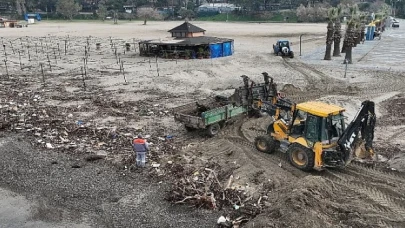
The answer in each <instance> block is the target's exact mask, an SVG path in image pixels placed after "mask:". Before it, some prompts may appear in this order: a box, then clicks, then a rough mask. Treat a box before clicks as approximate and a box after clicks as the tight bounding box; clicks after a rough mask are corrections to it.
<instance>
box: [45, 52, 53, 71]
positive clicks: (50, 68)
mask: <svg viewBox="0 0 405 228" xmlns="http://www.w3.org/2000/svg"><path fill="white" fill-rule="evenodd" d="M46 58H47V59H48V64H49V70H50V71H51V72H52V66H51V60H49V55H48V53H47V54H46Z"/></svg>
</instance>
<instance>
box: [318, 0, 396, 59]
mask: <svg viewBox="0 0 405 228" xmlns="http://www.w3.org/2000/svg"><path fill="white" fill-rule="evenodd" d="M344 8H345V7H344V6H343V5H339V6H337V7H333V8H330V9H329V11H328V14H327V15H328V25H327V33H326V50H325V57H324V60H331V59H332V45H333V56H340V54H341V53H345V61H347V63H349V64H351V63H352V50H353V48H354V47H356V46H357V45H358V44H360V43H361V42H362V41H363V40H365V28H366V23H367V22H368V21H369V14H368V13H364V12H362V13H361V12H360V11H359V7H358V5H357V4H354V5H351V6H349V7H347V8H348V10H349V20H348V21H347V25H346V30H345V36H344V40H343V46H342V50H340V43H341V38H342V24H341V18H342V12H343V11H344ZM388 15H390V8H389V7H386V5H382V7H381V9H379V11H378V13H377V14H376V17H377V18H378V19H380V20H381V21H382V23H381V24H379V25H378V26H377V27H379V29H381V28H382V27H383V26H384V20H385V19H386V18H387V16H388Z"/></svg>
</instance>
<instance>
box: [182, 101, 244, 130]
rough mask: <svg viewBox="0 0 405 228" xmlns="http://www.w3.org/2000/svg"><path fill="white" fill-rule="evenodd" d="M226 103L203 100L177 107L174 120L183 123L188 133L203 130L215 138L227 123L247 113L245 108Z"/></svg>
mask: <svg viewBox="0 0 405 228" xmlns="http://www.w3.org/2000/svg"><path fill="white" fill-rule="evenodd" d="M226 103H227V102H218V99H205V100H200V101H197V102H194V103H190V104H186V105H183V106H179V107H177V108H175V110H174V119H175V121H177V122H180V123H183V124H184V126H185V128H186V129H187V130H188V131H191V130H195V129H204V130H206V132H207V133H208V135H210V136H215V135H216V134H218V132H219V130H220V129H221V127H223V126H225V123H226V122H227V121H229V120H230V119H233V118H235V117H238V116H241V115H244V114H246V113H248V108H247V107H246V106H234V105H232V104H226Z"/></svg>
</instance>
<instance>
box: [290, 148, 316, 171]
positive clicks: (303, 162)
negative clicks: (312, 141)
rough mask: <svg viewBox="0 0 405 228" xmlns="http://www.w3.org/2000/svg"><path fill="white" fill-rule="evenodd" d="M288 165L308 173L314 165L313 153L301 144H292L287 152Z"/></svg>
mask: <svg viewBox="0 0 405 228" xmlns="http://www.w3.org/2000/svg"><path fill="white" fill-rule="evenodd" d="M287 154H288V159H289V160H290V163H291V164H292V165H293V166H295V167H297V168H298V169H301V170H303V171H310V170H312V169H313V167H314V164H315V153H314V152H313V151H312V150H311V149H309V148H306V147H304V146H303V145H301V144H292V145H291V146H290V147H289V148H288V150H287Z"/></svg>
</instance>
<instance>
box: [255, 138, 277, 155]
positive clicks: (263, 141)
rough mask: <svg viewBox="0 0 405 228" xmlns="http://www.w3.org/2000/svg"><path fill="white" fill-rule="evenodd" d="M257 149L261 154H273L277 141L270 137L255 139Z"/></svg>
mask: <svg viewBox="0 0 405 228" xmlns="http://www.w3.org/2000/svg"><path fill="white" fill-rule="evenodd" d="M255 146H256V149H257V150H258V151H260V152H264V153H268V154H271V153H273V152H274V151H275V150H276V141H275V140H274V139H273V137H271V136H270V135H262V136H258V137H256V138H255Z"/></svg>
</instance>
